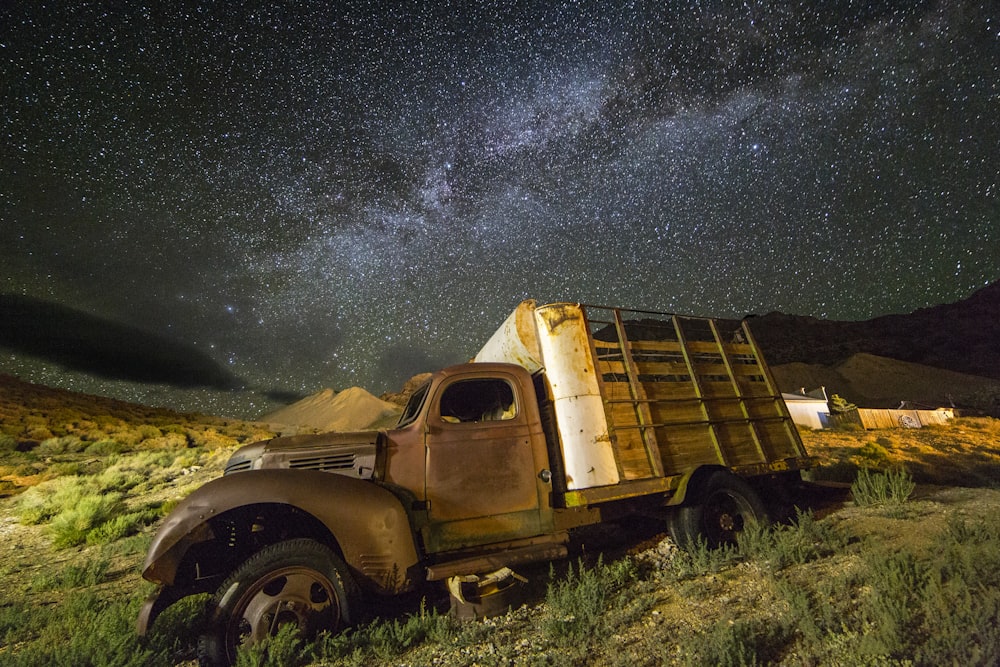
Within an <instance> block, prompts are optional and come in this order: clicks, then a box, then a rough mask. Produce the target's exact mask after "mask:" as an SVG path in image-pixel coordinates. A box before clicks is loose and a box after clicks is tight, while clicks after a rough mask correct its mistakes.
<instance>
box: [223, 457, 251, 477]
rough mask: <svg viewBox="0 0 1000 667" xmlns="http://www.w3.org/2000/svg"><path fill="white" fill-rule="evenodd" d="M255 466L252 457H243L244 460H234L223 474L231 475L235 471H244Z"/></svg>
mask: <svg viewBox="0 0 1000 667" xmlns="http://www.w3.org/2000/svg"><path fill="white" fill-rule="evenodd" d="M252 467H253V461H251V460H250V459H243V460H242V461H232V462H230V463H229V465H227V466H226V470H225V472H223V473H222V474H223V475H229V474H231V473H234V472H243V471H244V470H250V468H252Z"/></svg>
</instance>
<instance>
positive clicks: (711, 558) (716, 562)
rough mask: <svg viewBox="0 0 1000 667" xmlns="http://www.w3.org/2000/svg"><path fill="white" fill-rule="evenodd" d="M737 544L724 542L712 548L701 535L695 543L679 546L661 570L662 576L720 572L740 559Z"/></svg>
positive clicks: (687, 575) (672, 576)
mask: <svg viewBox="0 0 1000 667" xmlns="http://www.w3.org/2000/svg"><path fill="white" fill-rule="evenodd" d="M740 558H741V557H740V553H739V550H738V548H737V547H736V546H735V545H731V544H723V545H721V546H719V547H715V548H712V547H710V546H709V545H708V542H706V541H705V540H704V538H702V537H701V536H698V539H697V540H696V541H695V542H694V543H689V544H687V545H685V546H684V547H683V548H679V549H678V550H677V552H676V553H674V554H673V555H672V557H671V558H670V560H669V562H668V563H667V564H666V566H665V567H664V568H663V570H662V571H661V572H660V574H661V576H666V577H668V578H672V579H677V580H683V579H690V578H692V577H700V576H702V575H705V574H712V573H714V572H720V571H721V570H724V569H726V568H727V567H731V566H732V565H734V564H735V563H737V562H738V561H739V560H740Z"/></svg>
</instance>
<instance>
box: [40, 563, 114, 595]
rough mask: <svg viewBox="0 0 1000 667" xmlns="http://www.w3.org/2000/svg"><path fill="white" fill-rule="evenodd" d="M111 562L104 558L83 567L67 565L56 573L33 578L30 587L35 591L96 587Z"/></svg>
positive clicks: (102, 579)
mask: <svg viewBox="0 0 1000 667" xmlns="http://www.w3.org/2000/svg"><path fill="white" fill-rule="evenodd" d="M110 565H111V562H110V561H108V560H107V559H104V558H97V559H93V560H90V561H87V562H86V563H84V564H83V565H73V564H71V565H67V566H66V567H64V568H63V569H62V570H60V571H59V572H58V573H55V574H43V575H39V576H38V577H35V579H34V580H33V581H32V583H31V587H32V588H33V589H34V590H36V591H50V590H56V589H69V588H81V587H83V586H96V585H97V584H99V583H101V582H103V581H104V577H105V576H107V573H108V568H109V567H110Z"/></svg>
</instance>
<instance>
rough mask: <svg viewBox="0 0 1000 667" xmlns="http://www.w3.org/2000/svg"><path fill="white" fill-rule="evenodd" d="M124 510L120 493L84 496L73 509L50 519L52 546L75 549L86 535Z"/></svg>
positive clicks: (83, 540) (65, 510) (84, 539)
mask: <svg viewBox="0 0 1000 667" xmlns="http://www.w3.org/2000/svg"><path fill="white" fill-rule="evenodd" d="M124 510H125V503H124V502H123V500H122V496H121V494H120V493H108V494H105V495H100V496H84V497H82V498H80V500H79V502H78V503H77V504H76V505H75V506H74V507H69V508H66V509H64V510H62V511H61V512H60V513H59V514H56V515H55V516H54V517H52V521H51V522H50V526H49V529H50V531H51V532H52V545H53V546H54V547H56V548H57V549H65V548H67V547H75V546H77V545H80V544H83V543H84V542H86V541H87V538H88V535H89V534H90V532H91V531H93V530H94V529H97V528H99V527H100V526H101V525H102V524H104V523H106V522H108V521H111V520H113V519H114V518H115V516H116V515H118V514H120V513H122V512H123V511H124Z"/></svg>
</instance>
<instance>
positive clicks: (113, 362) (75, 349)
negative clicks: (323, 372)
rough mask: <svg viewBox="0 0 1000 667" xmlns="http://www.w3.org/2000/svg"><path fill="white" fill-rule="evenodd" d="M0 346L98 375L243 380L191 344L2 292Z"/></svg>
mask: <svg viewBox="0 0 1000 667" xmlns="http://www.w3.org/2000/svg"><path fill="white" fill-rule="evenodd" d="M0 347H3V348H7V349H9V350H11V351H13V352H15V353H17V354H27V355H31V356H34V357H37V358H40V359H43V360H45V361H50V362H55V363H57V364H60V365H61V366H64V367H66V368H71V369H73V370H78V371H83V372H86V373H90V374H92V375H95V376H98V377H102V378H107V379H113V380H126V381H130V382H138V383H158V384H168V385H173V386H175V387H184V388H193V387H209V388H213V389H237V388H239V387H240V386H241V385H242V383H241V382H240V380H239V378H237V377H236V376H234V375H233V374H231V373H230V372H229V371H227V370H226V369H225V368H223V367H222V366H220V365H219V364H218V363H216V362H215V361H214V360H213V359H212V358H211V357H210V356H209V355H207V354H205V353H203V352H202V351H200V350H197V349H195V348H193V347H191V346H189V345H184V344H181V343H178V342H176V341H172V340H169V339H167V338H165V337H163V336H158V335H156V334H152V333H149V332H148V331H143V330H142V329H139V328H137V327H133V326H129V325H126V324H121V323H119V322H114V321H112V320H108V319H105V318H101V317H97V316H95V315H91V314H90V313H86V312H83V311H81V310H76V309H74V308H70V307H68V306H64V305H62V304H58V303H53V302H50V301H44V300H42V299H35V298H32V297H25V296H20V295H15V294H0Z"/></svg>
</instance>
